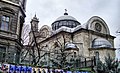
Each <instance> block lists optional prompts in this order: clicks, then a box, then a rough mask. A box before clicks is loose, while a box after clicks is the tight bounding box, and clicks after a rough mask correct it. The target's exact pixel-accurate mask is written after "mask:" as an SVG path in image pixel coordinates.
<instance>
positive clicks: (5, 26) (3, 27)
mask: <svg viewBox="0 0 120 73" xmlns="http://www.w3.org/2000/svg"><path fill="white" fill-rule="evenodd" d="M9 22H10V17H8V16H2V22H1V25H0V29H1V30H5V31H8V30H9Z"/></svg>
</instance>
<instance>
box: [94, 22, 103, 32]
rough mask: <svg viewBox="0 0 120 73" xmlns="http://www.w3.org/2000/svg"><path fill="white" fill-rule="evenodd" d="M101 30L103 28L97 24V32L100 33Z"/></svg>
mask: <svg viewBox="0 0 120 73" xmlns="http://www.w3.org/2000/svg"><path fill="white" fill-rule="evenodd" d="M101 29H102V26H101V25H100V24H99V23H96V24H95V30H96V31H98V32H100V31H101Z"/></svg>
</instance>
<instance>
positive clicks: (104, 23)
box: [87, 16, 110, 34]
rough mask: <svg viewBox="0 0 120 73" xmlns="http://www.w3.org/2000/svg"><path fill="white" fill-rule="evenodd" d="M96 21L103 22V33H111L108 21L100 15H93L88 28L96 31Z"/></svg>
mask: <svg viewBox="0 0 120 73" xmlns="http://www.w3.org/2000/svg"><path fill="white" fill-rule="evenodd" d="M95 23H100V24H101V26H102V29H103V31H102V32H101V33H104V34H110V31H109V28H108V26H107V24H106V22H105V21H104V20H103V19H102V18H100V17H98V16H93V17H91V18H90V19H89V20H88V22H87V29H88V30H93V31H95V28H94V27H95V26H94V25H95Z"/></svg>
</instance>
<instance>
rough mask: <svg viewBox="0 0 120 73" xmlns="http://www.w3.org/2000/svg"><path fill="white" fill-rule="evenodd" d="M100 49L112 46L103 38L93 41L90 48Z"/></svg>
mask: <svg viewBox="0 0 120 73" xmlns="http://www.w3.org/2000/svg"><path fill="white" fill-rule="evenodd" d="M102 47H106V48H112V44H111V43H110V42H109V41H108V40H106V39H103V38H97V39H94V41H93V43H92V48H102Z"/></svg>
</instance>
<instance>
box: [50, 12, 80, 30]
mask: <svg viewBox="0 0 120 73" xmlns="http://www.w3.org/2000/svg"><path fill="white" fill-rule="evenodd" d="M77 25H80V23H79V22H78V21H77V20H76V19H75V18H74V17H72V16H70V15H68V13H66V12H65V13H64V15H63V16H60V17H58V18H57V19H56V20H55V21H54V22H53V23H52V29H53V30H57V29H59V28H60V27H62V26H65V27H69V28H74V27H76V26H77Z"/></svg>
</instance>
